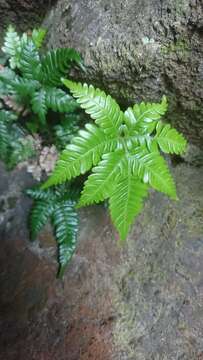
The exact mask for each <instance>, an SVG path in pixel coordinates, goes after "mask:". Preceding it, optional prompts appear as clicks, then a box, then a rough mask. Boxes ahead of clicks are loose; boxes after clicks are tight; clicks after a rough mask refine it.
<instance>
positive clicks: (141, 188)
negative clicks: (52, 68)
mask: <svg viewBox="0 0 203 360" xmlns="http://www.w3.org/2000/svg"><path fill="white" fill-rule="evenodd" d="M62 81H63V84H64V85H66V86H67V88H68V89H69V90H70V91H71V93H72V95H73V96H74V97H75V98H76V99H77V102H78V103H79V104H80V106H81V108H83V109H84V110H85V112H86V113H87V114H89V115H90V117H91V118H92V119H93V120H94V121H95V123H89V124H87V125H86V126H85V130H80V131H79V133H78V136H76V137H75V138H74V139H73V140H72V143H71V144H70V145H67V146H66V148H65V150H64V151H63V152H62V154H61V156H60V159H59V161H58V163H57V165H56V168H55V170H54V172H53V174H52V175H51V177H50V178H49V179H48V180H47V182H45V184H44V185H43V189H46V188H48V187H49V186H51V185H57V184H61V183H63V182H65V181H67V180H71V179H72V178H75V177H76V176H78V175H80V174H84V173H86V172H88V171H89V170H90V169H92V173H91V174H90V175H89V176H88V178H87V181H86V182H85V185H84V188H83V191H82V194H81V197H80V200H79V203H78V205H77V207H81V206H84V205H90V204H93V203H99V202H101V201H104V200H106V199H108V200H109V208H110V214H111V218H112V221H113V223H114V225H115V227H116V228H117V230H118V232H119V234H120V237H121V239H122V240H124V239H125V238H126V236H127V234H128V231H129V229H130V226H131V224H132V223H133V221H134V218H135V216H137V215H138V214H139V213H140V211H141V209H142V208H143V202H144V199H145V198H146V196H147V194H148V189H149V187H152V188H154V189H155V190H158V191H161V192H163V193H164V194H166V195H168V196H169V197H171V198H172V199H177V195H176V188H175V183H174V180H173V178H172V176H171V174H170V171H169V169H168V166H167V163H166V161H165V159H164V158H163V157H162V156H161V153H160V151H161V152H163V153H167V154H168V153H171V154H181V153H182V152H184V151H185V148H186V140H185V139H184V137H183V135H182V134H180V133H178V131H177V130H175V129H174V128H172V127H171V126H170V125H169V124H165V123H163V122H162V121H161V117H162V116H163V115H164V114H165V112H166V110H167V100H166V97H165V96H164V97H163V98H162V101H161V103H144V102H142V103H140V104H135V105H134V106H133V107H129V108H128V109H127V110H126V111H125V112H123V111H122V110H121V109H120V107H119V105H118V104H117V102H116V101H115V100H114V99H113V98H112V97H111V96H110V95H106V94H105V93H104V92H103V91H101V90H100V89H95V88H94V87H93V86H92V85H90V86H88V85H87V84H84V85H82V84H81V83H75V82H72V81H70V80H65V79H63V80H62Z"/></svg>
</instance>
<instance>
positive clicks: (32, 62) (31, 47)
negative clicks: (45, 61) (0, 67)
mask: <svg viewBox="0 0 203 360" xmlns="http://www.w3.org/2000/svg"><path fill="white" fill-rule="evenodd" d="M20 70H21V72H22V74H23V76H24V77H25V78H26V79H31V80H41V76H42V75H41V63H40V57H39V53H38V50H37V48H36V46H35V44H34V43H33V41H32V40H31V39H30V38H28V40H27V42H26V43H24V44H23V46H22V49H21V53H20Z"/></svg>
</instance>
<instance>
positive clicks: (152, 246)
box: [114, 165, 203, 360]
mask: <svg viewBox="0 0 203 360" xmlns="http://www.w3.org/2000/svg"><path fill="white" fill-rule="evenodd" d="M174 175H175V179H176V183H177V188H178V196H179V199H180V200H179V201H178V202H171V201H170V200H167V199H166V198H165V197H164V196H163V195H162V194H153V195H152V196H151V198H150V200H149V201H148V202H147V204H146V206H145V210H144V212H143V214H142V215H141V216H140V217H139V219H138V220H137V222H136V223H135V225H134V227H133V231H132V233H131V235H130V236H129V238H128V241H127V247H126V254H125V255H124V257H123V263H122V265H121V266H120V271H119V270H118V267H117V272H118V274H119V273H120V275H119V276H118V278H119V281H118V283H117V285H118V292H117V309H118V311H119V312H120V318H118V319H117V321H116V323H115V328H114V336H115V339H117V340H116V343H117V344H122V346H123V352H122V356H121V359H128V360H131V359H132V360H134V359H136V360H142V359H167V360H169V359H174V360H179V359H185V360H189V359H192V360H196V359H201V358H202V357H203V318H202V315H201V314H202V311H203V303H202V293H203V287H202V285H203V221H202V214H203V184H202V179H203V168H201V169H197V168H192V167H188V166H185V165H180V166H177V167H176V168H175V169H174ZM124 264H125V265H124ZM115 299H116V296H115ZM115 302H116V300H115Z"/></svg>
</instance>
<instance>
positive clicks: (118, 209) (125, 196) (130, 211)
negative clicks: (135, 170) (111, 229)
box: [109, 173, 148, 240]
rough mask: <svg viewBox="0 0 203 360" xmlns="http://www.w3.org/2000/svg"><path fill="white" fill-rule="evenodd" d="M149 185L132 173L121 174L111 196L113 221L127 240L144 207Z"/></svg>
mask: <svg viewBox="0 0 203 360" xmlns="http://www.w3.org/2000/svg"><path fill="white" fill-rule="evenodd" d="M147 189H148V186H147V185H146V184H144V183H143V182H141V181H140V180H139V179H138V178H136V177H135V176H133V175H132V174H131V173H129V174H127V175H126V176H125V177H124V176H121V177H120V178H119V180H118V182H117V184H116V185H115V188H114V191H113V193H112V195H111V196H110V200H109V207H110V214H111V218H112V221H113V223H114V225H115V227H116V229H117V230H118V232H119V234H120V238H121V240H125V238H126V236H127V234H128V232H129V228H130V226H131V225H132V223H133V220H134V218H135V216H137V215H138V214H139V213H140V211H141V210H142V208H143V200H144V198H145V197H146V196H147Z"/></svg>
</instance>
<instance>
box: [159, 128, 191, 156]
mask: <svg viewBox="0 0 203 360" xmlns="http://www.w3.org/2000/svg"><path fill="white" fill-rule="evenodd" d="M154 140H155V141H156V142H157V143H158V145H159V146H160V148H161V150H162V151H163V152H165V153H168V154H169V153H171V154H182V153H183V152H184V151H185V149H186V144H187V142H186V140H185V138H184V136H183V135H182V134H180V133H179V132H178V131H177V130H176V129H173V128H172V127H171V125H169V124H163V123H162V122H161V121H159V122H158V124H157V126H156V136H155V137H154Z"/></svg>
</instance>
